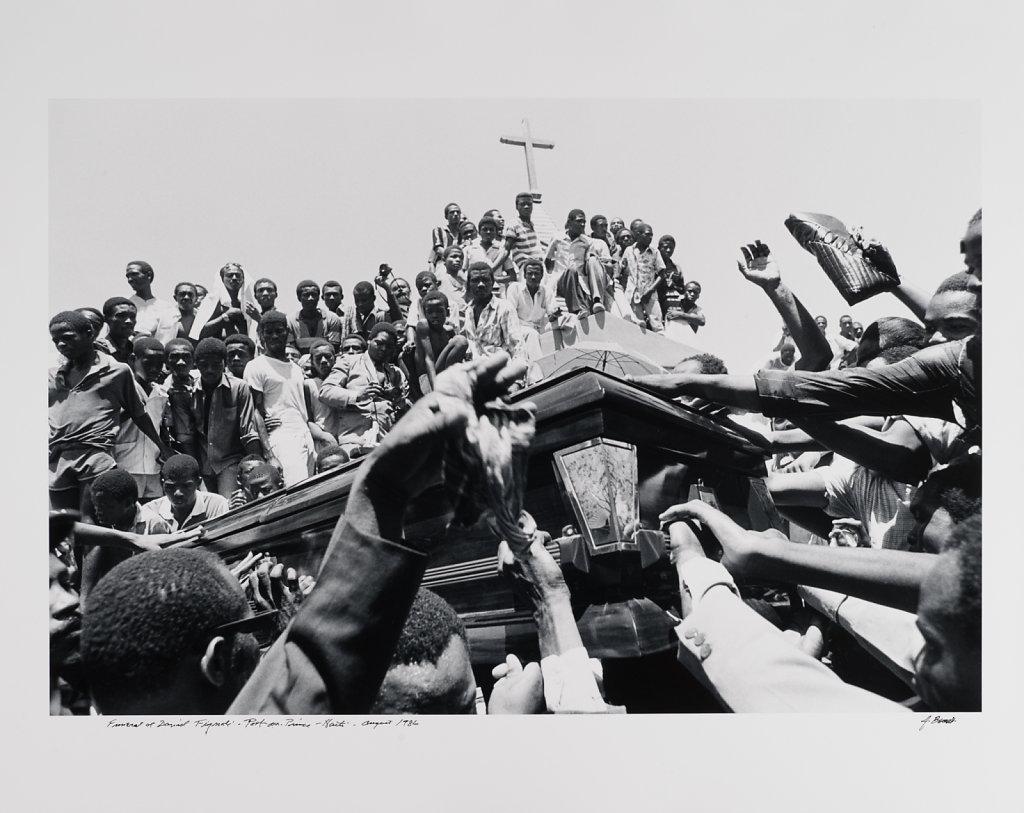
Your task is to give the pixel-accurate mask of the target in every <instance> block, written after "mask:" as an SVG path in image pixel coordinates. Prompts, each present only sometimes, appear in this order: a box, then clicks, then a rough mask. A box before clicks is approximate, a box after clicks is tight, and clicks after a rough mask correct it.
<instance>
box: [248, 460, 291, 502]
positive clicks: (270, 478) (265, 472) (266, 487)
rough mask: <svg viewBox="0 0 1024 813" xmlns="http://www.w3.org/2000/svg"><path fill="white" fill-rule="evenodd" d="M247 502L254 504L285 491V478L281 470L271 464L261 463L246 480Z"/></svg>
mask: <svg viewBox="0 0 1024 813" xmlns="http://www.w3.org/2000/svg"><path fill="white" fill-rule="evenodd" d="M243 488H244V489H245V498H246V499H245V501H246V502H253V501H254V500H258V499H259V498H260V497H266V496H267V495H268V494H275V493H277V492H278V491H283V490H284V478H282V477H281V470H280V469H279V468H278V467H277V466H272V465H271V464H270V463H260V464H258V465H257V466H256V467H255V468H253V470H252V471H251V472H249V476H248V477H247V478H246V479H245V486H244V487H243Z"/></svg>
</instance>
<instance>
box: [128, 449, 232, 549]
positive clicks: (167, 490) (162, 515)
mask: <svg viewBox="0 0 1024 813" xmlns="http://www.w3.org/2000/svg"><path fill="white" fill-rule="evenodd" d="M160 483H161V485H162V486H163V490H164V496H163V497H161V498H160V499H158V500H153V502H149V503H146V504H145V505H144V506H143V507H142V513H143V515H145V516H146V517H147V518H151V517H156V518H158V519H162V520H164V521H165V522H166V523H167V525H168V526H170V529H171V530H172V531H179V530H182V529H183V528H193V527H195V526H197V525H202V524H203V523H204V522H206V521H207V520H209V519H213V518H214V517H219V516H220V515H221V514H226V513H227V511H228V501H227V499H226V498H224V497H222V496H221V495H220V494H214V493H213V492H211V491H200V490H199V486H200V484H201V483H202V480H201V478H200V475H199V461H198V460H196V459H195V458H194V457H192V456H190V455H187V454H176V455H172V456H171V457H169V458H168V459H167V462H166V463H164V465H163V468H162V469H160Z"/></svg>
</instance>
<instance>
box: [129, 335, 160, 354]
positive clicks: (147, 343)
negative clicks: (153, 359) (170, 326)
mask: <svg viewBox="0 0 1024 813" xmlns="http://www.w3.org/2000/svg"><path fill="white" fill-rule="evenodd" d="M132 350H134V351H135V353H136V354H139V353H141V352H143V351H145V350H158V351H160V352H161V353H163V352H164V345H163V342H161V341H160V340H159V339H154V338H153V337H152V336H136V337H135V338H134V339H133V340H132Z"/></svg>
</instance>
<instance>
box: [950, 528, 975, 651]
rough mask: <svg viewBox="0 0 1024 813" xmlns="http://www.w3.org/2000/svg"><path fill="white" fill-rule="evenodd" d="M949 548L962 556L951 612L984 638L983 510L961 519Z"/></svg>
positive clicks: (967, 629) (966, 628) (968, 630)
mask: <svg viewBox="0 0 1024 813" xmlns="http://www.w3.org/2000/svg"><path fill="white" fill-rule="evenodd" d="M946 551H952V552H954V553H955V554H956V555H957V558H958V559H959V560H960V561H959V564H960V584H959V590H958V591H957V596H956V597H955V599H953V600H952V601H951V606H950V608H949V610H950V612H949V615H950V617H951V618H953V619H955V620H956V623H958V624H959V625H960V626H961V629H962V630H963V631H964V632H965V633H966V634H967V635H968V636H970V638H971V640H974V641H980V640H981V513H980V512H979V513H975V514H974V515H972V516H971V517H968V518H967V519H965V520H963V521H962V522H960V523H958V524H957V526H956V527H955V528H954V529H953V532H952V533H951V534H950V537H949V544H948V546H947V548H946ZM944 552H945V551H944Z"/></svg>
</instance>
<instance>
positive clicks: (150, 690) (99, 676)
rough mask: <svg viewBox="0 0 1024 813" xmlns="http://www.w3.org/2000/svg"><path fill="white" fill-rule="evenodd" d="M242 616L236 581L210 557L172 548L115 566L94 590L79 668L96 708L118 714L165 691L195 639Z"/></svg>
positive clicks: (195, 654)
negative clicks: (125, 708) (83, 671)
mask: <svg viewBox="0 0 1024 813" xmlns="http://www.w3.org/2000/svg"><path fill="white" fill-rule="evenodd" d="M248 614H249V605H248V603H247V602H246V600H245V595H244V593H243V592H242V590H241V588H240V586H239V584H238V582H237V581H234V580H233V579H232V578H231V574H230V573H229V572H228V571H227V569H226V568H225V566H224V564H223V563H222V562H221V561H220V558H219V557H218V556H216V555H215V554H213V553H210V552H209V551H202V550H190V549H171V550H162V551H153V552H149V553H142V554H139V555H138V556H133V557H132V558H130V559H128V560H126V561H124V562H121V563H119V564H118V565H116V566H115V567H114V568H113V569H112V570H111V571H110V572H109V573H107V575H106V576H104V577H103V578H102V579H100V581H99V583H98V584H97V585H96V587H95V588H93V591H92V592H91V593H90V595H89V598H88V601H86V604H85V612H84V616H83V619H82V636H81V653H82V663H83V665H84V667H85V672H86V674H87V676H88V680H89V687H90V689H91V690H92V693H93V697H94V698H95V699H96V703H97V706H98V707H99V708H100V709H101V710H102V711H104V712H106V713H118V711H119V710H120V709H121V708H123V707H124V706H125V705H126V704H127V705H128V706H129V707H131V706H133V705H135V704H138V703H140V702H145V701H146V700H147V699H148V698H151V697H154V696H157V695H159V694H160V693H161V692H163V691H166V690H168V689H170V688H171V686H172V684H173V681H174V680H175V678H176V677H177V676H178V666H179V664H180V663H181V662H182V660H183V659H185V658H187V657H189V656H192V657H195V658H196V659H197V660H198V658H199V655H200V654H201V650H199V651H198V652H197V651H196V650H197V649H198V647H200V646H202V644H203V641H202V636H203V635H206V634H208V633H210V632H212V631H213V630H214V629H215V628H216V627H218V626H220V625H221V624H227V623H230V622H232V621H238V620H240V619H242V618H244V617H245V616H247V615H248Z"/></svg>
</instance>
